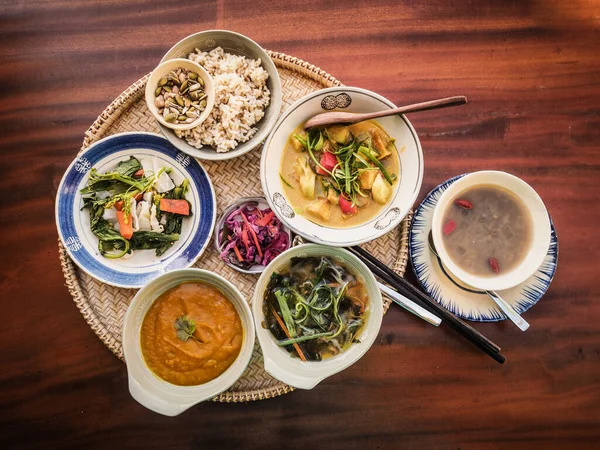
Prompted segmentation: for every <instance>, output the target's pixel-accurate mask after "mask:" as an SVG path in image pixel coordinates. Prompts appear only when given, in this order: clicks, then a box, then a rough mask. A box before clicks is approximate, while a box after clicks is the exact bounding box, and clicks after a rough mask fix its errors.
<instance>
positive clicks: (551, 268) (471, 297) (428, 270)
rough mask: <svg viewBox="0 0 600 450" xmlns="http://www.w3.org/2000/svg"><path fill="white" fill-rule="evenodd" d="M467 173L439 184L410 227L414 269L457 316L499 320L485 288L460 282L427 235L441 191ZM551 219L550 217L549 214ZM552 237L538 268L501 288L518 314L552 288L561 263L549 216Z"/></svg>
mask: <svg viewBox="0 0 600 450" xmlns="http://www.w3.org/2000/svg"><path fill="white" fill-rule="evenodd" d="M465 175H467V174H462V175H458V176H456V177H453V178H450V179H449V180H447V181H445V182H444V183H442V184H440V185H438V186H436V187H435V188H434V189H433V190H432V191H431V192H430V193H429V194H427V196H426V197H425V199H424V200H423V202H422V203H421V204H420V205H419V207H418V208H417V210H416V211H415V214H414V215H413V220H412V223H411V226H410V232H409V241H408V248H409V257H410V260H411V265H412V268H413V272H414V274H415V276H416V277H417V279H418V280H419V283H420V284H421V286H422V287H423V289H424V290H425V291H426V292H427V293H428V294H429V295H430V296H431V297H432V298H433V299H434V300H435V301H436V302H438V303H439V304H440V305H442V306H443V307H445V308H446V309H448V310H449V311H450V312H452V313H453V314H455V315H456V316H458V317H460V318H462V319H465V320H471V321H474V322H498V321H500V320H506V318H507V317H506V315H505V314H504V313H503V312H502V311H500V309H499V308H498V307H497V306H496V304H495V303H494V302H493V301H492V300H491V299H490V298H489V297H488V296H487V294H485V292H483V291H478V290H475V289H473V288H469V287H468V286H465V285H463V284H462V283H460V282H459V281H458V280H457V279H456V278H455V277H452V276H451V275H450V274H449V272H448V271H447V270H446V269H445V268H444V267H443V265H442V264H441V262H440V260H439V258H437V257H436V256H435V255H433V253H431V250H430V249H429V244H428V242H427V236H428V234H429V230H431V221H432V219H433V210H434V208H435V205H436V204H437V202H438V200H439V198H440V197H441V195H442V193H443V192H444V191H445V190H446V189H448V187H449V186H450V185H451V184H452V183H454V182H455V181H457V180H458V179H460V178H462V177H464V176H465ZM549 218H550V217H549ZM550 227H551V238H550V247H549V248H548V253H547V255H546V259H545V260H544V262H543V263H542V265H541V266H540V268H539V269H538V271H537V272H536V273H535V274H533V275H532V276H531V277H530V278H528V279H527V280H526V281H525V282H523V283H521V284H520V285H518V286H516V287H514V288H512V289H507V290H504V291H499V294H500V295H501V296H502V298H503V299H504V300H506V301H507V302H508V303H510V304H511V305H512V306H513V308H514V309H515V310H516V311H517V313H519V314H522V313H524V312H525V311H527V310H528V309H529V308H531V307H532V306H533V305H535V304H536V303H537V302H538V301H539V300H540V298H542V296H543V295H544V294H545V293H546V291H547V290H548V288H549V287H550V283H552V280H553V278H554V274H555V273H556V268H557V263H558V236H557V234H556V229H555V227H554V223H553V222H552V218H550Z"/></svg>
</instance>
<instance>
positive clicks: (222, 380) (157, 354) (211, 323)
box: [123, 269, 255, 416]
mask: <svg viewBox="0 0 600 450" xmlns="http://www.w3.org/2000/svg"><path fill="white" fill-rule="evenodd" d="M254 337H255V332H254V322H253V320H252V314H251V312H250V307H249V306H248V303H247V301H246V299H245V298H244V297H243V295H242V294H241V293H240V292H239V291H238V290H237V289H236V288H235V286H233V285H232V284H231V283H230V282H228V281H227V280H225V279H224V278H223V277H221V276H219V275H217V274H215V273H212V272H209V271H206V270H201V269H178V270H173V271H170V272H167V273H165V274H163V275H161V276H159V277H157V278H155V279H154V280H152V281H151V282H150V283H148V284H147V285H146V286H144V287H143V288H142V289H141V290H140V291H139V292H138V293H137V294H136V296H135V297H134V298H133V300H132V301H131V304H130V305H129V308H128V310H127V314H126V315H125V321H124V324H123V351H124V354H125V362H126V363H127V375H128V380H129V391H130V393H131V395H132V397H133V398H134V399H135V400H137V401H138V402H139V403H140V404H142V405H143V406H145V407H146V408H148V409H151V410H152V411H155V412H157V413H160V414H164V415H166V416H176V415H178V414H181V413H182V412H183V411H185V410H186V409H188V408H190V407H191V406H193V405H195V404H196V403H199V402H201V401H204V400H207V399H209V398H212V397H214V396H215V395H218V394H219V393H221V392H223V391H224V390H226V389H227V388H229V387H230V386H231V385H232V384H233V383H235V381H236V380H237V379H238V378H239V377H240V376H241V375H242V373H243V372H244V370H245V369H246V367H247V365H248V363H249V361H250V357H251V356H252V349H253V347H254Z"/></svg>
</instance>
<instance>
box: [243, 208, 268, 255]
mask: <svg viewBox="0 0 600 450" xmlns="http://www.w3.org/2000/svg"><path fill="white" fill-rule="evenodd" d="M240 214H241V215H242V218H243V219H244V222H246V225H247V226H248V231H250V234H251V235H252V239H253V240H254V243H255V244H256V251H257V252H258V256H262V255H263V254H262V250H261V248H260V244H259V243H258V237H257V236H256V233H255V232H254V230H253V229H252V227H251V226H250V223H249V222H248V219H246V216H245V215H244V213H243V212H240Z"/></svg>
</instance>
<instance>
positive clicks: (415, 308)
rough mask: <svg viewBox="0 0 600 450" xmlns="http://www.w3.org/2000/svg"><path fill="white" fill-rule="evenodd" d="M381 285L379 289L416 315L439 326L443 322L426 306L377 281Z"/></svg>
mask: <svg viewBox="0 0 600 450" xmlns="http://www.w3.org/2000/svg"><path fill="white" fill-rule="evenodd" d="M377 284H378V285H379V289H380V290H381V292H383V293H384V294H385V295H387V296H388V297H389V298H390V299H392V301H393V302H394V303H396V304H398V305H400V306H402V307H403V308H404V309H406V310H407V311H409V312H411V313H413V314H414V315H415V316H417V317H420V318H421V319H423V320H424V321H425V322H429V323H430V324H431V325H434V326H436V327H437V326H438V325H439V324H440V323H442V319H440V318H439V317H438V316H436V315H435V314H432V313H430V312H429V311H427V310H426V309H425V308H422V307H420V306H419V305H417V304H416V303H415V302H413V301H412V300H409V299H408V298H406V297H405V296H404V295H402V294H400V293H398V292H396V291H395V290H393V289H392V288H390V287H387V286H386V285H385V284H382V283H377Z"/></svg>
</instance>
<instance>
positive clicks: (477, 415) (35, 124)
mask: <svg viewBox="0 0 600 450" xmlns="http://www.w3.org/2000/svg"><path fill="white" fill-rule="evenodd" d="M351 4H354V6H350V5H351ZM211 28H224V29H230V30H234V31H238V32H240V33H243V34H246V35H248V36H250V37H251V38H253V39H254V40H256V41H258V42H259V43H260V44H261V45H263V46H264V47H265V48H268V49H272V50H276V51H281V52H285V53H288V54H291V55H294V56H297V57H299V58H302V59H304V60H306V61H309V62H311V63H313V64H315V65H317V66H319V67H321V68H322V69H324V70H326V71H328V72H329V73H331V74H333V75H334V76H336V77H337V78H339V79H340V80H341V81H342V82H343V83H345V84H347V85H352V86H359V87H363V88H367V89H371V90H374V91H377V92H379V93H380V94H382V95H384V96H386V97H387V98H389V99H390V100H392V101H393V102H394V103H397V104H403V103H404V104H406V103H410V102H417V101H421V100H429V99H434V98H438V97H445V96H450V95H459V94H463V95H466V96H468V98H469V104H468V105H467V106H463V107H460V108H455V109H449V110H440V111H434V112H430V113H421V114H414V115H412V116H411V120H412V122H413V124H414V126H415V128H416V130H417V132H418V133H419V136H420V138H421V142H422V145H423V149H424V154H425V161H426V169H425V177H424V182H423V187H422V189H421V194H420V199H422V198H423V196H424V195H425V194H426V193H427V192H429V190H431V189H432V188H433V187H434V186H436V185H437V184H438V183H440V182H442V181H444V180H446V179H447V178H450V177H451V176H453V175H456V174H460V173H464V172H469V171H475V170H480V169H500V170H505V171H508V172H511V173H513V174H515V175H517V176H519V177H522V178H523V179H524V180H526V181H527V182H528V183H530V184H531V185H533V186H534V187H535V189H536V190H537V191H538V192H539V193H540V195H541V197H542V198H543V199H544V201H545V203H546V205H547V207H548V209H549V211H550V213H551V215H552V217H553V219H554V223H555V224H556V228H557V230H558V236H559V240H560V258H559V264H558V266H559V268H558V272H557V275H556V278H555V279H554V282H553V284H552V286H551V288H550V290H549V292H548V293H547V294H546V295H545V297H544V298H543V300H541V301H540V302H539V303H538V304H537V305H536V306H535V307H534V308H532V309H531V310H530V311H528V312H527V313H526V314H525V318H526V319H527V320H528V321H529V322H530V323H531V328H530V330H528V331H527V332H525V333H522V332H520V331H518V330H517V329H516V328H515V327H514V326H512V325H511V324H507V323H499V324H476V325H475V326H476V328H477V329H478V330H480V331H481V332H483V333H484V334H486V335H487V336H489V337H490V338H491V339H492V340H494V341H495V342H497V343H498V344H499V345H500V346H501V347H502V348H503V352H504V354H505V355H506V357H507V362H506V364H504V365H499V364H496V363H495V362H494V361H492V360H491V359H490V358H488V357H487V356H485V355H483V354H482V353H480V352H478V351H477V350H476V349H474V348H473V347H471V346H470V345H468V344H466V343H465V342H464V341H463V340H462V339H460V338H459V337H457V336H456V335H455V334H454V333H453V332H452V331H449V330H448V329H447V328H440V329H436V328H434V327H431V326H429V325H426V324H424V323H423V322H421V321H418V320H416V319H414V318H413V317H411V316H409V315H408V314H406V313H405V312H404V311H403V310H401V309H400V308H396V307H394V308H392V309H391V310H390V312H389V313H388V314H387V315H386V316H385V318H384V321H383V327H382V329H381V334H380V336H379V339H378V340H377V342H376V344H375V345H374V347H373V348H372V349H371V350H370V351H369V352H368V353H367V355H366V356H365V357H364V358H363V359H362V360H361V361H360V362H359V363H357V364H355V365H354V366H352V367H351V368H349V369H348V370H346V371H344V372H343V373H341V374H339V375H336V376H333V377H331V378H330V379H328V380H326V381H324V382H323V383H322V384H320V385H319V386H317V388H315V389H314V390H312V391H296V392H293V393H291V394H288V395H285V396H282V397H278V398H275V399H271V400H266V401H259V402H254V403H247V404H214V403H211V402H208V403H204V404H201V405H198V406H196V407H194V408H192V409H191V410H189V411H188V412H186V413H184V414H182V415H181V416H179V417H177V418H166V417H162V416H160V415H158V414H154V413H152V412H150V411H148V410H146V409H144V408H143V407H142V406H140V405H139V404H137V403H136V402H135V401H134V400H133V399H132V398H131V397H130V395H129V393H128V389H127V381H126V369H125V365H124V364H123V363H122V362H120V361H119V360H118V359H117V358H116V357H115V356H113V354H112V353H111V352H110V351H109V350H108V349H107V348H105V347H104V345H103V344H102V343H101V342H100V340H99V339H98V338H97V337H96V335H95V334H94V333H93V331H92V330H91V329H90V328H89V327H88V325H87V324H86V322H85V321H84V319H83V318H82V317H81V315H80V313H79V311H78V310H77V308H76V306H75V304H74V303H73V301H72V300H71V297H70V295H69V293H68V292H67V289H66V287H65V285H64V280H63V276H62V273H61V269H60V266H59V261H58V253H57V232H56V228H55V224H54V197H55V194H56V188H57V185H58V183H59V180H60V178H61V176H62V174H63V172H64V170H65V168H66V167H67V166H68V164H69V163H70V162H71V160H72V158H73V157H74V155H75V154H76V152H77V151H78V149H79V148H80V146H81V141H82V139H83V133H84V131H85V130H86V129H87V128H88V126H89V125H90V124H91V123H92V122H93V120H94V119H95V118H96V116H97V115H98V114H99V113H100V112H101V111H102V110H103V109H104V107H105V106H106V105H107V104H108V103H110V102H111V100H112V99H113V98H115V97H116V96H118V95H119V94H120V93H121V92H122V91H123V90H124V89H125V88H126V87H127V86H129V85H130V84H131V83H132V82H133V81H135V80H137V79H138V78H139V77H141V76H142V75H144V74H146V73H148V72H149V71H151V70H152V68H153V67H154V66H155V65H156V64H157V62H158V61H159V60H160V58H161V56H162V55H163V54H164V53H165V51H166V50H167V49H168V48H169V47H170V46H171V45H172V44H174V43H175V42H177V41H178V40H179V39H181V38H183V37H184V36H186V35H188V34H191V33H194V32H197V31H200V30H205V29H211ZM599 30H600V3H599V2H597V1H594V0H571V1H564V0H514V1H509V0H469V1H451V0H432V1H422V2H418V1H409V0H404V1H399V2H396V1H387V2H386V1H360V2H323V3H321V2H316V1H312V0H304V1H290V0H288V1H283V0H278V1H267V0H258V1H253V2H246V1H243V0H231V1H225V0H220V1H219V2H218V3H213V2H210V1H203V2H202V1H188V0H181V1H178V2H166V1H162V2H158V1H154V2H144V1H140V0H131V1H105V0H102V1H100V0H89V1H77V0H70V1H67V0H56V1H48V0H47V1H28V2H24V1H16V0H15V1H12V0H3V1H2V3H1V4H0V57H1V61H2V64H1V65H0V86H1V92H2V93H1V94H0V98H1V100H0V124H1V128H0V130H1V133H0V147H1V149H2V150H1V153H0V158H1V164H0V211H1V214H0V230H1V234H2V245H1V246H0V249H1V250H0V251H1V258H0V292H2V295H1V299H2V300H1V306H2V309H1V311H2V314H1V317H2V320H1V322H0V356H1V357H0V389H1V391H0V448H2V449H5V448H19V449H22V448H76V449H80V448H138V447H139V448H142V447H143V448H178V449H182V448H245V449H254V448H263V447H266V448H284V446H285V447H286V448H296V447H297V448H328V449H334V448H335V449H337V448H340V449H341V448H343V449H375V448H436V449H439V448H448V449H454V448H462V449H465V448H467V449H468V448H509V447H510V448H525V447H528V448H592V447H594V446H595V445H598V444H597V442H598V440H599V439H600V383H599V379H600V299H599V298H598V294H599V289H598V284H599V278H598V277H599V274H600V270H599V269H600V245H599V241H600V240H599V239H598V224H599V223H600V208H599V207H598V201H599V200H600V188H599V187H598V184H599V181H600V180H599V178H598V177H599V175H600V157H599V154H600V153H599V152H600V147H599V146H600V139H599V138H600V106H599V105H600V32H599ZM413 280H414V278H413Z"/></svg>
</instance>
